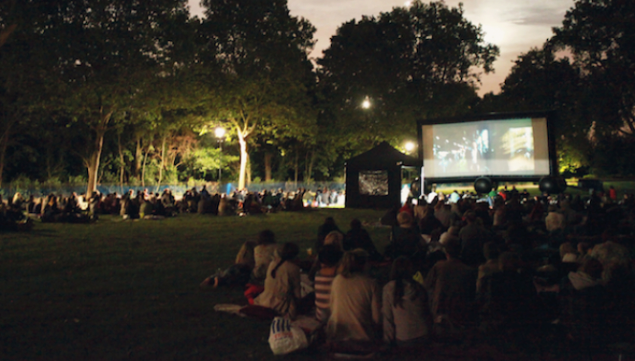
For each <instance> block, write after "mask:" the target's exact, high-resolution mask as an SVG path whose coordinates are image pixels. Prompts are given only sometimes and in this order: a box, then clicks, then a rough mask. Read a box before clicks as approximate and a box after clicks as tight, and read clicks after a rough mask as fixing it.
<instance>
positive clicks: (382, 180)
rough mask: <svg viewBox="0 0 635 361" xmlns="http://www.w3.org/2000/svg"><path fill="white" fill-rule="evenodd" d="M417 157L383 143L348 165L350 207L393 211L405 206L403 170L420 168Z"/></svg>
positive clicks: (347, 195) (348, 201)
mask: <svg viewBox="0 0 635 361" xmlns="http://www.w3.org/2000/svg"><path fill="white" fill-rule="evenodd" d="M420 163H421V162H420V161H419V160H418V159H417V158H414V157H411V156H409V155H406V154H404V153H402V152H400V151H398V150H397V149H395V148H393V147H392V146H391V145H390V144H388V143H386V142H383V143H381V144H379V145H378V146H376V147H375V148H373V149H371V150H369V151H367V152H366V153H362V154H360V155H358V156H356V157H353V158H351V159H349V160H348V162H347V163H346V207H347V208H392V207H394V206H396V205H400V204H401V176H402V167H416V168H420V167H421V165H420Z"/></svg>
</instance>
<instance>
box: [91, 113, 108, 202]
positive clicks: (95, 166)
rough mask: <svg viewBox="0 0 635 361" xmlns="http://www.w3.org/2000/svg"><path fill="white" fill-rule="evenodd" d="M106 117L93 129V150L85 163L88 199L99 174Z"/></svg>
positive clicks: (94, 187) (95, 186) (94, 188)
mask: <svg viewBox="0 0 635 361" xmlns="http://www.w3.org/2000/svg"><path fill="white" fill-rule="evenodd" d="M108 118H110V116H109V115H108V116H107V117H106V119H104V120H102V123H103V124H100V125H98V126H97V127H95V129H94V131H95V139H94V143H93V149H92V152H91V154H90V155H89V156H88V161H87V162H86V163H87V164H86V168H88V188H87V189H86V196H87V198H88V199H90V197H92V195H93V192H94V191H95V190H96V189H97V174H98V173H99V161H100V160H101V151H102V149H103V147H104V136H105V135H106V125H105V124H107V123H108Z"/></svg>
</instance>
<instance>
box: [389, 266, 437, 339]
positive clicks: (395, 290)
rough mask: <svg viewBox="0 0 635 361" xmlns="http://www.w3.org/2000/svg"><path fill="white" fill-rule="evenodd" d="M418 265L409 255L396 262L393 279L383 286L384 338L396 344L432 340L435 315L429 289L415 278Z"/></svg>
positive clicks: (392, 273) (392, 274) (392, 270)
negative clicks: (431, 305)
mask: <svg viewBox="0 0 635 361" xmlns="http://www.w3.org/2000/svg"><path fill="white" fill-rule="evenodd" d="M413 275H414V268H413V267H412V262H411V261H410V260H409V259H408V258H406V257H398V258H397V259H395V261H394V262H393V264H392V269H391V271H390V281H389V282H388V283H387V284H386V285H385V286H384V289H383V297H382V299H383V302H382V315H383V326H384V341H386V342H387V343H389V344H391V345H396V346H414V345H418V344H420V343H421V342H423V341H426V340H427V339H428V336H430V333H431V331H432V315H431V314H430V306H429V305H428V295H427V292H426V290H425V289H424V288H423V287H422V286H421V285H420V284H419V283H417V282H416V281H414V280H413V279H412V277H413Z"/></svg>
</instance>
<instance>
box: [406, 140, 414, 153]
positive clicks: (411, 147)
mask: <svg viewBox="0 0 635 361" xmlns="http://www.w3.org/2000/svg"><path fill="white" fill-rule="evenodd" d="M405 146H406V152H408V153H410V152H412V151H413V150H415V144H414V143H413V142H406V144H405Z"/></svg>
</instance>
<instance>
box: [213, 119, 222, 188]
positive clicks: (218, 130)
mask: <svg viewBox="0 0 635 361" xmlns="http://www.w3.org/2000/svg"><path fill="white" fill-rule="evenodd" d="M214 135H216V140H217V141H218V148H219V149H220V153H219V156H218V186H219V187H220V181H221V175H222V171H223V166H222V162H221V155H222V153H223V139H224V138H225V128H223V127H216V129H215V130H214Z"/></svg>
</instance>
